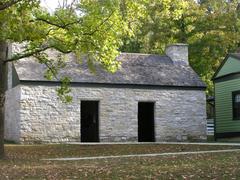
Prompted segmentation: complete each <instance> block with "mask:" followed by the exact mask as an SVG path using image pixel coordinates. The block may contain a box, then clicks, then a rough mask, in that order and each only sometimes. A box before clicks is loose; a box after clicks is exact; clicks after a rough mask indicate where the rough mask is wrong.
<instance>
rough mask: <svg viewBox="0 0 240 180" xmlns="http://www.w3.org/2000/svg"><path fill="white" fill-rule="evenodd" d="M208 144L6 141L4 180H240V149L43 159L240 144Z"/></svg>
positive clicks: (0, 170) (1, 165)
mask: <svg viewBox="0 0 240 180" xmlns="http://www.w3.org/2000/svg"><path fill="white" fill-rule="evenodd" d="M237 148H240V147H236V146H215V145H214V146H208V145H174V144H160V145H157V144H156V145H96V146H94V145H34V146H31V145H29V146H23V145H6V155H7V156H6V159H5V160H0V179H1V180H2V179H139V178H140V179H238V178H240V152H228V153H209V154H197V155H174V156H159V157H132V158H119V159H99V160H80V161H41V160H40V159H43V158H57V157H59V158H62V157H85V156H99V155H126V154H143V153H165V152H183V151H199V150H220V149H237Z"/></svg>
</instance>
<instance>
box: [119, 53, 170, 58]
mask: <svg viewBox="0 0 240 180" xmlns="http://www.w3.org/2000/svg"><path fill="white" fill-rule="evenodd" d="M120 54H122V55H128V54H129V55H141V56H160V57H168V56H167V55H166V54H148V53H132V52H121V53H120Z"/></svg>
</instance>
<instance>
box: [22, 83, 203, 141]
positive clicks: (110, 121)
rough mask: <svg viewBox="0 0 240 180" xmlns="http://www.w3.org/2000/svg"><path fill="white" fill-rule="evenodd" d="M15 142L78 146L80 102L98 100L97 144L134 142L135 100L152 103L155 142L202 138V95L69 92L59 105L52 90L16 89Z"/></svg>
mask: <svg viewBox="0 0 240 180" xmlns="http://www.w3.org/2000/svg"><path fill="white" fill-rule="evenodd" d="M20 90H21V99H20V101H19V102H20V105H21V110H20V118H21V123H20V134H21V136H20V141H21V142H42V141H44V142H66V141H80V101H81V100H98V101H99V108H100V109H99V126H100V127H99V133H100V141H137V133H138V125H137V124H138V123H137V111H138V101H154V102H155V136H156V140H157V141H168V140H169V141H176V140H179V141H185V140H194V139H195V140H203V139H205V138H206V110H205V93H204V92H203V91H194V90H166V89H158V90H157V89H136V88H106V87H105V88H103V87H101V88H97V87H95V88H92V87H91V88H90V87H88V88H87V87H73V88H72V95H73V102H72V103H70V104H64V103H62V102H61V101H60V100H59V99H58V97H57V95H56V91H55V87H54V86H37V85H31V86H24V85H21V87H20Z"/></svg>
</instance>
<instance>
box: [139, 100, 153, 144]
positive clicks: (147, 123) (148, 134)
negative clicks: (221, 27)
mask: <svg viewBox="0 0 240 180" xmlns="http://www.w3.org/2000/svg"><path fill="white" fill-rule="evenodd" d="M138 141H139V142H154V141H155V133H154V102H139V103H138Z"/></svg>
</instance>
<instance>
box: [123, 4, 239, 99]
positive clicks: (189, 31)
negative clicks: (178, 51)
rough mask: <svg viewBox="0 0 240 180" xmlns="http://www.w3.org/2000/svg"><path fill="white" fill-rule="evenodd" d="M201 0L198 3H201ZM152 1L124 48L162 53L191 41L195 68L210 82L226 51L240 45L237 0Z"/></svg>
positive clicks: (191, 52) (191, 58) (125, 49)
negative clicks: (176, 44) (166, 49)
mask: <svg viewBox="0 0 240 180" xmlns="http://www.w3.org/2000/svg"><path fill="white" fill-rule="evenodd" d="M198 2H199V3H198ZM198 2H197V1H195V0H180V1H179V0H172V1H169V0H149V1H148V2H146V4H145V6H146V11H147V12H146V16H144V17H143V18H141V19H140V20H139V21H140V24H141V28H139V30H138V31H137V32H136V34H137V35H136V36H134V37H131V38H129V37H126V38H125V42H124V46H123V47H122V48H121V49H122V50H123V51H132V52H143V53H157V54H158V53H163V52H164V49H165V46H166V45H168V44H170V43H176V42H182V43H188V44H189V55H190V56H189V58H190V64H191V66H192V67H193V69H194V70H195V71H196V72H197V73H198V74H199V75H200V76H201V77H202V79H203V80H204V81H205V82H206V83H207V85H208V94H212V93H213V92H212V90H213V85H212V82H211V77H212V75H213V73H214V71H216V69H217V67H218V66H219V64H220V63H221V62H222V60H223V59H224V57H225V56H226V54H227V52H232V51H235V50H236V49H237V48H238V47H239V45H240V29H239V28H240V18H239V17H240V16H239V13H240V10H239V9H240V8H239V7H240V5H239V3H238V1H237V0H232V1H226V0H201V1H198Z"/></svg>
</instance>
